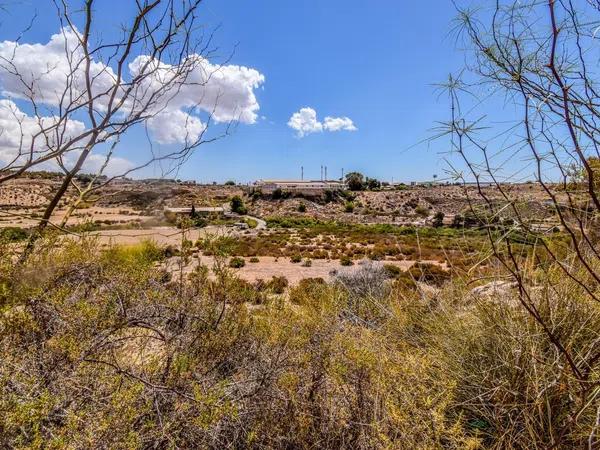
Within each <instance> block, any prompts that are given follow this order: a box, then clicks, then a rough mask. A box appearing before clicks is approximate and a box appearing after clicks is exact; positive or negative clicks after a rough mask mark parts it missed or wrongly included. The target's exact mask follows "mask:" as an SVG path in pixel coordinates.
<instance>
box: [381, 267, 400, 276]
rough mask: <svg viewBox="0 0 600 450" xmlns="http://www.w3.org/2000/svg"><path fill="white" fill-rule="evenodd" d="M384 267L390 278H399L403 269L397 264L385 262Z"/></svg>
mask: <svg viewBox="0 0 600 450" xmlns="http://www.w3.org/2000/svg"><path fill="white" fill-rule="evenodd" d="M383 269H384V270H385V272H386V273H387V275H388V276H389V277H390V278H397V277H398V276H400V275H401V274H402V269H401V268H400V267H398V266H397V265H395V264H384V265H383Z"/></svg>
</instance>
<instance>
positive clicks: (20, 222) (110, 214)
mask: <svg viewBox="0 0 600 450" xmlns="http://www.w3.org/2000/svg"><path fill="white" fill-rule="evenodd" d="M42 212H43V211H42V210H35V211H33V210H30V211H26V210H23V209H21V210H19V209H0V227H14V226H17V227H21V228H30V227H34V226H36V225H37V224H38V223H39V219H38V218H39V217H40V216H41V215H42ZM65 212H66V210H64V209H59V210H57V211H56V212H55V213H54V214H53V215H52V218H51V222H52V223H54V224H59V223H60V222H61V221H62V219H63V217H64V215H65ZM32 213H35V214H37V216H36V217H38V218H34V217H32ZM151 219H153V217H152V216H143V215H140V214H138V213H136V212H135V211H133V210H131V209H128V208H103V207H92V208H87V209H80V210H77V211H75V213H74V214H73V215H72V216H71V217H70V218H69V221H68V224H69V225H76V224H81V223H85V222H89V221H92V220H93V221H96V222H101V221H110V224H125V223H129V222H144V221H147V220H151Z"/></svg>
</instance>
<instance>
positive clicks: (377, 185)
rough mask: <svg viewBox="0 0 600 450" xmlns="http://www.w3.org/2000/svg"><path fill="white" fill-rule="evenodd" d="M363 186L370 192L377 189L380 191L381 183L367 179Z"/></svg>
mask: <svg viewBox="0 0 600 450" xmlns="http://www.w3.org/2000/svg"><path fill="white" fill-rule="evenodd" d="M365 184H366V186H367V189H368V190H370V191H376V190H378V189H381V182H380V181H379V180H378V179H376V178H369V177H367V180H366V182H365Z"/></svg>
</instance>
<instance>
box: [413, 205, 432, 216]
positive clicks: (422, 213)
mask: <svg viewBox="0 0 600 450" xmlns="http://www.w3.org/2000/svg"><path fill="white" fill-rule="evenodd" d="M415 213H416V214H417V215H419V216H421V217H429V210H428V209H427V208H425V207H424V206H420V205H419V206H417V207H416V208H415Z"/></svg>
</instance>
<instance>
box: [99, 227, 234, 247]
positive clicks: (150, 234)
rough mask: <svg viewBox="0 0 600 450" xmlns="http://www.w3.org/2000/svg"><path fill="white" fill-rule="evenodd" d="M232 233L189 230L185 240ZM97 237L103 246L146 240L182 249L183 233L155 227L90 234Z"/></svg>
mask: <svg viewBox="0 0 600 450" xmlns="http://www.w3.org/2000/svg"><path fill="white" fill-rule="evenodd" d="M231 232H232V231H231V229H228V228H227V227H217V226H208V227H205V228H194V229H191V230H188V231H187V232H186V234H185V239H188V240H190V241H192V242H196V241H197V240H198V239H200V238H204V237H206V236H209V235H215V236H225V235H228V234H230V233H231ZM89 235H90V236H95V237H97V238H98V241H99V243H100V244H101V245H114V244H124V245H131V244H137V243H139V242H142V241H145V240H152V241H154V242H156V243H157V244H159V245H165V246H166V245H173V246H175V247H181V239H182V231H181V230H180V229H179V228H176V227H154V228H149V229H145V230H141V229H140V230H134V229H132V230H102V231H94V232H92V233H89Z"/></svg>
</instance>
